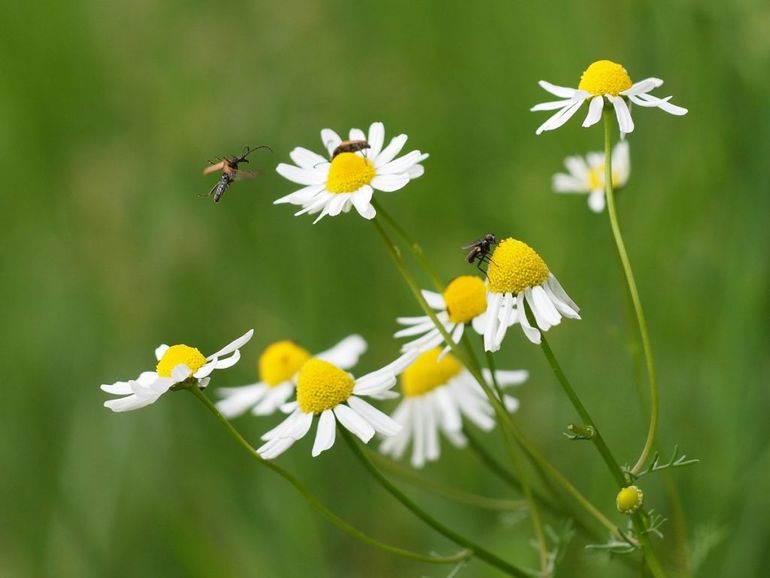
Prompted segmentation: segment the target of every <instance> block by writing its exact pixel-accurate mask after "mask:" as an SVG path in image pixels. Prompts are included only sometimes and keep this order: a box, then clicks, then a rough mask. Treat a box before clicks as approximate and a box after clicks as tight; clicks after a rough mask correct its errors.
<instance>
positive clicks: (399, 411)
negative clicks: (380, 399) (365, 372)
mask: <svg viewBox="0 0 770 578" xmlns="http://www.w3.org/2000/svg"><path fill="white" fill-rule="evenodd" d="M495 377H496V379H497V382H498V384H499V385H500V386H501V387H506V386H510V385H520V384H522V383H524V382H525V381H526V380H527V377H528V373H527V372H526V371H523V370H519V371H496V372H495ZM484 379H485V380H486V381H487V384H488V385H489V386H490V387H492V374H491V373H490V372H489V371H488V370H485V371H484ZM401 391H402V392H403V394H404V399H403V400H402V401H401V403H400V404H399V405H398V407H397V408H396V410H395V411H394V412H393V415H392V416H391V417H392V418H393V420H394V421H395V422H397V423H398V424H400V425H401V431H399V432H398V433H397V434H396V435H394V436H392V437H389V438H386V439H385V440H383V442H382V443H381V444H380V451H381V452H382V453H384V454H386V455H389V456H392V457H393V458H395V459H400V458H401V456H402V455H403V454H404V451H405V450H406V448H407V446H408V445H409V442H411V443H412V458H411V462H412V465H413V466H414V467H416V468H420V467H422V466H423V465H425V462H426V461H434V460H437V459H438V458H439V455H440V454H441V445H440V441H439V433H442V434H444V436H445V437H446V438H447V439H448V440H449V441H450V442H451V443H452V444H453V445H454V446H456V447H463V446H464V445H465V443H466V439H465V436H464V435H463V431H462V430H463V418H464V419H467V420H468V421H470V422H471V423H473V424H475V425H476V426H477V427H479V428H480V429H482V430H484V431H489V430H491V429H492V428H493V427H494V426H495V419H494V413H495V412H494V409H493V408H492V405H491V404H490V403H489V400H488V399H487V396H486V394H485V393H484V390H483V389H481V387H480V386H479V384H478V383H477V382H476V380H475V379H474V378H473V376H472V375H471V374H470V372H469V371H468V370H467V369H465V368H464V367H463V366H462V364H461V363H460V362H459V361H458V360H457V358H456V357H454V356H453V355H452V354H448V355H444V356H443V357H441V350H440V349H439V348H434V349H430V350H428V351H425V352H424V353H422V354H421V355H420V357H418V358H417V360H416V361H415V362H414V363H413V364H412V365H410V366H409V367H408V368H407V369H406V370H405V371H404V373H403V375H402V376H401ZM504 402H505V406H506V408H507V409H508V411H511V412H513V411H516V410H517V409H518V407H519V402H518V400H517V399H516V398H514V397H510V396H507V395H506V396H505V398H504Z"/></svg>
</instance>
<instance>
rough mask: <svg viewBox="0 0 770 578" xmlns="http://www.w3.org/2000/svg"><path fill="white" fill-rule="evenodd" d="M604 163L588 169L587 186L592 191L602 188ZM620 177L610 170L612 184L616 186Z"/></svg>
mask: <svg viewBox="0 0 770 578" xmlns="http://www.w3.org/2000/svg"><path fill="white" fill-rule="evenodd" d="M604 168H605V167H604V163H602V164H600V165H598V166H596V167H594V168H591V169H589V170H588V188H589V189H590V190H592V191H595V190H597V189H601V188H604ZM619 182H620V177H619V176H618V173H617V172H616V171H612V186H613V187H614V188H618V187H619V186H620V185H619Z"/></svg>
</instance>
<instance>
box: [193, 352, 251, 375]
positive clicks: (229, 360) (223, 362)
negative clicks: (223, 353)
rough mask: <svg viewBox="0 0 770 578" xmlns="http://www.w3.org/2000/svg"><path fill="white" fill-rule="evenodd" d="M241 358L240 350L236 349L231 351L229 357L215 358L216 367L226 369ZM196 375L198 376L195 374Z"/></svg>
mask: <svg viewBox="0 0 770 578" xmlns="http://www.w3.org/2000/svg"><path fill="white" fill-rule="evenodd" d="M240 358H241V352H240V351H238V350H236V351H234V352H233V354H232V355H231V356H230V357H225V358H224V359H221V358H220V359H217V362H216V369H227V368H228V367H232V366H233V365H235V364H236V363H238V360H240ZM196 377H198V376H197V375H196Z"/></svg>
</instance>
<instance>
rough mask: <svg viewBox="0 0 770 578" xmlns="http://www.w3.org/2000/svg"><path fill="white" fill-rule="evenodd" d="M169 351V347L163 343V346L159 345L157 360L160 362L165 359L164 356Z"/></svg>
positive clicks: (156, 350) (156, 352)
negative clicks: (162, 358)
mask: <svg viewBox="0 0 770 578" xmlns="http://www.w3.org/2000/svg"><path fill="white" fill-rule="evenodd" d="M166 351H168V345H166V344H165V343H163V344H162V345H158V347H156V348H155V359H157V360H158V361H160V358H161V357H163V355H164V354H165V353H166Z"/></svg>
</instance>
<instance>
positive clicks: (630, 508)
mask: <svg viewBox="0 0 770 578" xmlns="http://www.w3.org/2000/svg"><path fill="white" fill-rule="evenodd" d="M643 502H644V492H642V490H640V489H639V488H637V487H636V486H628V487H626V488H623V489H622V490H620V491H619V492H618V497H617V498H615V505H616V506H617V507H618V511H619V512H620V513H622V514H629V515H630V514H633V513H634V512H636V511H637V510H638V509H639V508H641V507H642V503H643Z"/></svg>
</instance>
